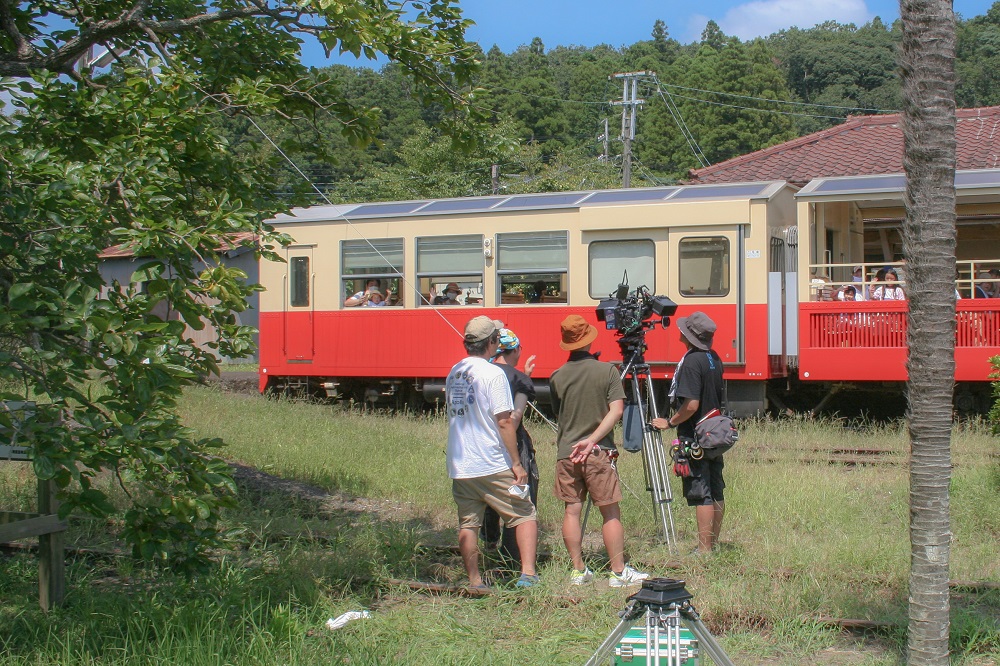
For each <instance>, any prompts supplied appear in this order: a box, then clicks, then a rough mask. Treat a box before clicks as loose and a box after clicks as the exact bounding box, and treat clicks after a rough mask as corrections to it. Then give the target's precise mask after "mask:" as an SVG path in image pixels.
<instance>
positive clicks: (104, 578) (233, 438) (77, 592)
mask: <svg viewBox="0 0 1000 666" xmlns="http://www.w3.org/2000/svg"><path fill="white" fill-rule="evenodd" d="M182 409H183V413H184V415H185V420H186V422H187V423H188V424H189V425H190V426H191V427H193V428H194V429H195V430H196V431H198V433H199V434H201V435H204V436H222V437H224V438H225V439H226V441H227V442H228V443H229V448H228V450H227V456H229V457H230V458H231V459H233V460H235V461H239V462H241V463H244V464H246V465H250V466H253V467H256V468H259V469H261V470H264V471H266V472H269V473H270V474H273V475H276V476H278V477H282V478H285V479H291V480H296V481H300V482H305V483H308V484H312V485H315V486H319V487H321V488H324V489H326V490H328V491H331V492H333V493H335V494H336V497H337V498H341V495H344V496H360V497H364V498H368V500H367V501H365V502H360V503H359V502H345V501H340V500H337V501H328V500H326V499H324V498H322V497H320V496H317V495H309V494H305V495H303V494H301V493H300V494H295V493H289V492H285V491H280V490H276V489H266V488H261V487H257V486H253V487H247V488H246V489H245V491H246V492H244V493H243V495H242V498H241V505H240V507H239V509H238V510H236V511H233V512H231V513H230V514H228V515H227V517H226V520H227V526H229V527H232V528H236V529H239V530H242V532H241V534H240V537H239V539H238V540H237V543H235V544H234V547H233V549H232V550H230V551H228V552H225V553H219V556H218V561H217V564H216V566H215V567H214V568H213V570H212V571H211V572H210V573H208V574H207V575H205V576H204V577H203V578H200V579H198V580H195V581H191V582H189V581H186V580H183V579H179V578H176V577H174V576H173V575H172V574H170V573H169V572H166V571H162V570H155V569H151V568H149V567H146V566H142V565H139V564H137V563H135V562H133V561H132V560H130V559H128V558H101V559H97V558H76V559H72V560H71V562H70V569H69V572H68V580H69V589H70V595H69V598H68V599H67V604H66V606H65V607H63V608H60V609H57V610H56V611H53V612H52V613H50V614H48V615H44V614H42V613H41V612H40V611H39V610H37V604H36V600H37V578H36V576H37V574H36V569H35V565H34V561H33V558H32V557H31V556H28V555H13V556H3V557H4V560H3V565H2V566H0V626H2V627H4V630H3V631H2V632H0V664H43V663H45V664H48V663H59V664H102V665H103V664H164V663H170V664H181V663H183V664H222V663H228V664H276V663H288V664H328V663H350V664H387V663H413V664H518V665H522V664H537V663H560V664H564V663H565V664H578V663H582V662H583V661H585V660H586V659H587V657H588V656H589V655H590V654H591V653H592V652H593V651H594V650H595V649H596V647H597V646H598V645H599V644H600V642H601V641H602V640H603V638H604V637H605V636H606V635H607V633H608V632H609V631H610V630H611V629H612V628H613V627H614V626H615V624H616V623H617V621H618V618H617V616H616V613H617V611H618V610H620V609H621V607H622V606H623V604H624V600H625V597H626V596H627V593H626V592H624V591H621V590H612V589H609V588H608V587H607V586H606V584H605V583H603V581H602V582H599V583H598V584H596V585H594V586H586V587H580V588H576V587H570V586H569V585H568V584H567V577H568V569H569V562H568V558H567V557H566V555H565V549H564V547H563V546H562V543H561V537H560V532H559V526H560V521H561V517H562V516H561V506H560V505H559V504H558V502H556V500H555V499H554V498H553V497H552V494H551V490H550V485H551V470H552V469H553V464H554V435H553V433H551V431H549V430H548V428H547V426H545V425H544V424H542V423H540V422H534V423H529V424H528V427H529V430H530V431H531V432H532V434H533V436H534V438H535V441H536V448H537V449H538V451H539V467H540V469H541V472H542V477H543V482H542V491H541V493H540V506H539V519H540V528H541V540H542V543H541V550H542V551H544V552H548V553H551V554H552V557H551V559H550V560H548V561H547V562H546V563H545V564H543V566H542V567H541V569H540V571H541V574H542V577H543V584H542V585H541V586H540V587H538V588H535V589H532V590H529V591H526V592H515V591H502V592H500V593H498V594H496V595H493V596H491V597H488V598H484V599H466V598H462V597H456V596H448V595H446V596H428V595H425V594H419V593H415V592H413V591H410V590H409V589H407V588H399V587H395V586H393V585H392V584H391V583H390V582H389V581H390V580H391V579H396V578H400V579H420V580H427V581H431V580H434V581H449V582H460V581H461V580H462V579H463V577H464V572H463V569H462V566H461V562H460V560H459V559H458V557H457V556H456V555H455V554H454V553H452V552H450V551H448V550H445V549H443V548H440V546H443V545H452V544H453V543H454V542H455V528H454V524H455V515H454V506H453V503H452V500H451V496H450V482H449V481H448V479H447V474H446V471H445V459H444V456H445V454H444V451H445V441H446V437H447V429H446V423H445V421H444V420H443V418H441V417H438V416H395V417H392V418H387V417H386V416H385V415H372V414H361V413H357V412H347V411H343V410H340V409H336V408H333V407H330V406H324V405H316V404H306V403H297V402H290V401H271V400H265V399H262V398H258V397H255V396H238V395H232V394H222V393H220V392H218V391H216V390H212V389H204V388H198V389H192V390H190V391H188V392H187V393H186V395H185V399H184V401H183V404H182ZM907 446H908V445H907V442H906V434H905V431H904V430H903V429H901V428H899V427H874V426H873V427H865V428H861V429H847V428H844V427H842V426H840V425H837V424H832V423H813V422H807V421H786V422H781V423H770V422H756V423H748V424H744V427H743V430H742V439H741V442H740V444H739V445H738V447H737V448H736V449H734V450H733V451H732V452H731V453H730V454H728V455H727V463H726V465H727V468H726V475H727V482H728V484H729V488H728V489H727V510H728V513H727V516H726V523H725V528H724V533H723V542H724V546H725V548H724V549H723V550H722V551H721V552H720V553H718V554H717V555H715V556H713V557H711V558H706V559H700V558H689V557H681V558H678V557H677V556H674V555H671V554H670V553H668V552H667V549H666V548H665V547H664V546H663V545H662V544H660V543H659V542H658V539H657V535H656V524H655V521H654V519H653V515H652V510H651V508H650V504H649V499H648V497H649V496H648V493H646V492H645V490H644V484H643V481H642V479H643V474H642V469H641V457H640V456H638V455H633V454H628V455H623V457H622V459H621V461H620V469H621V474H622V478H623V481H624V482H625V484H626V485H627V486H628V487H629V488H630V489H631V490H632V491H634V492H635V493H636V494H638V498H635V497H633V496H632V495H631V494H630V492H629V491H626V492H625V496H626V497H625V501H624V502H623V504H622V509H623V520H624V524H625V527H626V533H627V547H628V549H629V551H630V553H631V556H632V559H633V562H634V563H636V564H637V565H639V566H641V567H644V568H646V569H647V570H649V571H651V572H653V573H655V574H657V575H667V576H671V577H675V578H682V579H684V580H685V581H687V587H688V589H689V590H690V591H691V592H692V593H693V594H694V595H695V599H694V603H695V605H696V606H697V608H698V609H699V611H701V613H702V615H703V617H704V619H705V621H706V623H707V625H708V626H709V628H710V629H711V630H712V631H713V633H714V634H715V635H716V636H717V637H718V638H719V639H720V642H721V643H722V645H723V647H724V648H725V649H726V650H727V652H728V653H729V655H730V656H731V657H732V658H733V659H734V661H735V662H736V663H738V664H805V663H818V664H851V665H856V664H857V665H860V664H865V665H868V664H872V665H874V664H897V663H900V660H901V657H900V655H901V654H902V650H903V645H904V644H905V635H904V630H903V629H902V627H904V626H905V621H906V612H907V609H906V587H907V571H908V562H909V544H908V532H907V515H908V514H907V511H908V509H907V470H906V464H905V463H906V451H907ZM857 448H864V449H871V448H878V449H884V450H888V451H891V452H892V453H891V454H889V455H887V456H883V457H885V458H888V459H890V462H891V464H879V465H855V466H848V465H844V464H829V462H828V460H829V458H830V451H832V450H834V449H857ZM996 451H997V439H996V437H993V436H991V435H989V434H988V429H987V428H986V427H985V426H983V425H981V424H972V425H966V426H962V427H960V428H957V429H956V431H955V435H954V438H953V459H954V481H953V484H952V499H951V510H952V517H953V532H954V540H953V545H952V550H951V571H952V574H951V577H952V578H953V579H961V580H978V581H994V582H995V581H998V580H1000V561H998V560H1000V558H997V556H996V544H997V539H998V536H1000V503H997V502H996V501H995V497H996V494H997V492H998V490H1000V465H998V461H997V458H996ZM843 457H850V456H847V455H845V456H843ZM18 469H20V471H16V470H18ZM675 483H676V480H675ZM678 491H679V484H676V485H675V487H674V492H675V493H676V492H678ZM33 492H34V485H33V478H32V477H31V476H30V474H26V473H25V467H24V466H23V465H20V466H18V465H15V464H13V463H11V464H5V465H0V506H3V507H5V508H8V507H10V508H13V506H14V505H16V506H18V507H26V506H30V503H31V497H32V495H33ZM673 513H674V518H675V520H676V523H677V528H678V532H679V542H680V543H679V550H680V552H681V553H686V552H688V551H689V550H690V549H691V548H692V547H693V546H694V539H695V537H694V516H693V511H692V510H691V509H689V508H687V507H686V506H683V502H680V501H675V503H674V511H673ZM95 523H96V524H95ZM70 537H71V538H72V539H74V540H75V542H76V543H78V544H80V545H84V544H86V545H92V544H95V543H99V544H101V545H103V546H105V547H106V546H107V545H108V544H110V543H113V538H114V524H110V525H108V524H104V523H97V521H93V520H83V519H79V520H74V522H73V525H72V530H71V533H70ZM587 544H588V547H587V556H588V560H589V562H590V564H591V567H592V568H595V567H601V566H603V565H604V564H605V563H606V561H605V560H604V559H603V551H602V549H601V548H600V546H599V544H600V540H599V524H598V519H597V517H596V512H595V515H593V516H592V517H591V520H590V525H589V534H588V540H587ZM678 561H679V563H678ZM362 608H367V609H371V610H372V611H373V614H372V617H371V618H370V619H366V620H358V621H355V622H352V623H350V624H348V625H347V626H346V627H345V628H343V629H340V630H338V631H329V630H328V629H326V628H325V627H324V626H323V623H324V622H325V620H326V619H327V618H330V617H335V616H337V615H339V614H341V613H343V612H345V611H348V610H359V609H362ZM823 617H841V618H856V619H867V620H874V621H881V622H889V623H893V624H894V625H895V626H896V628H895V629H888V630H886V631H882V632H879V633H874V634H868V635H856V636H855V635H848V634H843V633H841V632H840V631H838V630H836V629H831V628H830V627H829V626H827V625H826V624H824V623H823V622H821V621H820V620H821V618H823ZM952 617H953V624H952V650H953V655H954V656H953V662H954V663H957V664H970V665H971V664H992V663H996V660H997V659H998V658H1000V622H998V620H997V618H998V617H1000V592H998V591H992V592H985V593H972V592H955V593H954V594H953V611H952ZM707 661H708V660H707V659H706V662H707Z"/></svg>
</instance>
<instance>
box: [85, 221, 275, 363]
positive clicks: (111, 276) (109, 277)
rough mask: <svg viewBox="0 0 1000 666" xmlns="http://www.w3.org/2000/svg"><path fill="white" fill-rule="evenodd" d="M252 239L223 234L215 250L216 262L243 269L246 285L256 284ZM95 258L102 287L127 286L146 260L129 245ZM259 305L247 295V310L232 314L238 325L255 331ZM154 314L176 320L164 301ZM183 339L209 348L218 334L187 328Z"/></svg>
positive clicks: (257, 268)
mask: <svg viewBox="0 0 1000 666" xmlns="http://www.w3.org/2000/svg"><path fill="white" fill-rule="evenodd" d="M256 240H257V234H255V233H253V232H249V231H244V232H238V233H232V234H227V236H226V238H225V239H224V240H222V241H221V242H220V243H219V246H218V248H217V250H218V253H219V261H220V262H221V263H222V264H224V265H226V266H231V267H234V268H239V269H241V270H243V271H244V272H245V273H246V274H247V282H250V283H255V282H257V281H258V280H259V276H260V266H259V263H258V261H257V257H256V255H255V254H254V252H253V246H254V245H255V244H256ZM98 258H99V259H100V264H99V266H98V269H99V270H100V273H101V277H102V278H103V280H104V284H105V285H109V286H110V285H113V284H116V283H117V284H121V285H127V284H129V283H130V282H131V280H132V275H133V273H135V271H136V270H137V269H138V268H139V267H140V266H142V265H143V264H145V263H146V262H148V261H150V259H149V258H148V257H143V256H142V255H141V254H136V252H135V247H134V246H133V245H132V244H131V243H123V244H120V245H112V246H111V247H109V248H106V249H104V250H103V251H102V252H101V253H100V254H99V255H98ZM199 268H201V267H199ZM259 303H260V298H259V296H258V294H257V293H253V294H251V295H250V297H249V298H247V304H248V305H249V308H248V309H247V310H245V311H243V312H237V313H234V316H235V317H236V320H237V321H238V323H240V324H242V325H244V326H253V327H254V328H256V327H257V325H258V323H259V321H258V308H259ZM154 314H156V315H157V316H159V317H161V318H162V319H164V320H167V319H177V318H178V314H177V312H175V311H170V310H169V309H168V307H167V304H166V303H165V302H164V303H161V304H160V306H159V309H158V310H154ZM185 336H186V337H188V338H189V339H190V340H192V341H193V342H194V343H195V344H197V345H199V346H201V347H203V348H204V349H209V348H210V347H209V346H208V345H209V344H210V343H213V342H215V340H216V338H217V337H218V333H217V331H216V330H215V327H214V326H212V325H210V324H206V325H205V326H203V327H202V328H200V329H193V328H190V327H188V328H187V329H186V331H185ZM256 343H257V336H256V335H254V345H255V347H256ZM213 353H214V352H213ZM255 358H256V351H255V352H254V358H251V359H248V360H250V361H253V360H255ZM221 360H222V361H223V362H225V361H226V359H221Z"/></svg>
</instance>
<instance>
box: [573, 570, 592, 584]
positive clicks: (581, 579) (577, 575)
mask: <svg viewBox="0 0 1000 666" xmlns="http://www.w3.org/2000/svg"><path fill="white" fill-rule="evenodd" d="M592 580H594V572H593V571H591V570H590V568H589V567H584V568H583V571H577V570H576V569H573V573H572V574H570V576H569V584H570V585H585V584H587V583H589V582H590V581H592Z"/></svg>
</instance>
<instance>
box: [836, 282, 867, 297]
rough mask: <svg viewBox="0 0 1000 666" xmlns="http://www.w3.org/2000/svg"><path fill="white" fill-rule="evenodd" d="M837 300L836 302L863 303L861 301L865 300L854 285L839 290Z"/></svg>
mask: <svg viewBox="0 0 1000 666" xmlns="http://www.w3.org/2000/svg"><path fill="white" fill-rule="evenodd" d="M837 298H838V300H841V301H863V300H865V298H864V296H862V295H861V292H859V291H858V288H857V287H855V286H854V285H851V284H849V285H847V286H846V287H844V288H843V289H841V290H840V293H839V294H837Z"/></svg>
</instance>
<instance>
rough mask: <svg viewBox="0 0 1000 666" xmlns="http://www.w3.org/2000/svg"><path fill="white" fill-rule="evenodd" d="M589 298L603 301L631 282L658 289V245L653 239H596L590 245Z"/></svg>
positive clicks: (633, 284) (634, 285)
mask: <svg viewBox="0 0 1000 666" xmlns="http://www.w3.org/2000/svg"><path fill="white" fill-rule="evenodd" d="M589 251H590V297H591V298H594V299H597V300H600V299H602V298H607V297H608V294H610V293H612V292H614V291H615V290H616V289H617V288H618V284H619V283H620V282H621V281H622V277H623V276H624V275H625V273H626V271H627V272H628V283H629V285H631V286H632V288H633V289H634V288H635V287H638V286H639V285H643V286H646V287H648V288H649V289H650V291H655V290H656V270H655V266H656V245H655V244H654V243H653V241H651V240H638V239H637V240H620V241H619V240H616V241H594V242H592V243H591V244H590V247H589Z"/></svg>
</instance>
